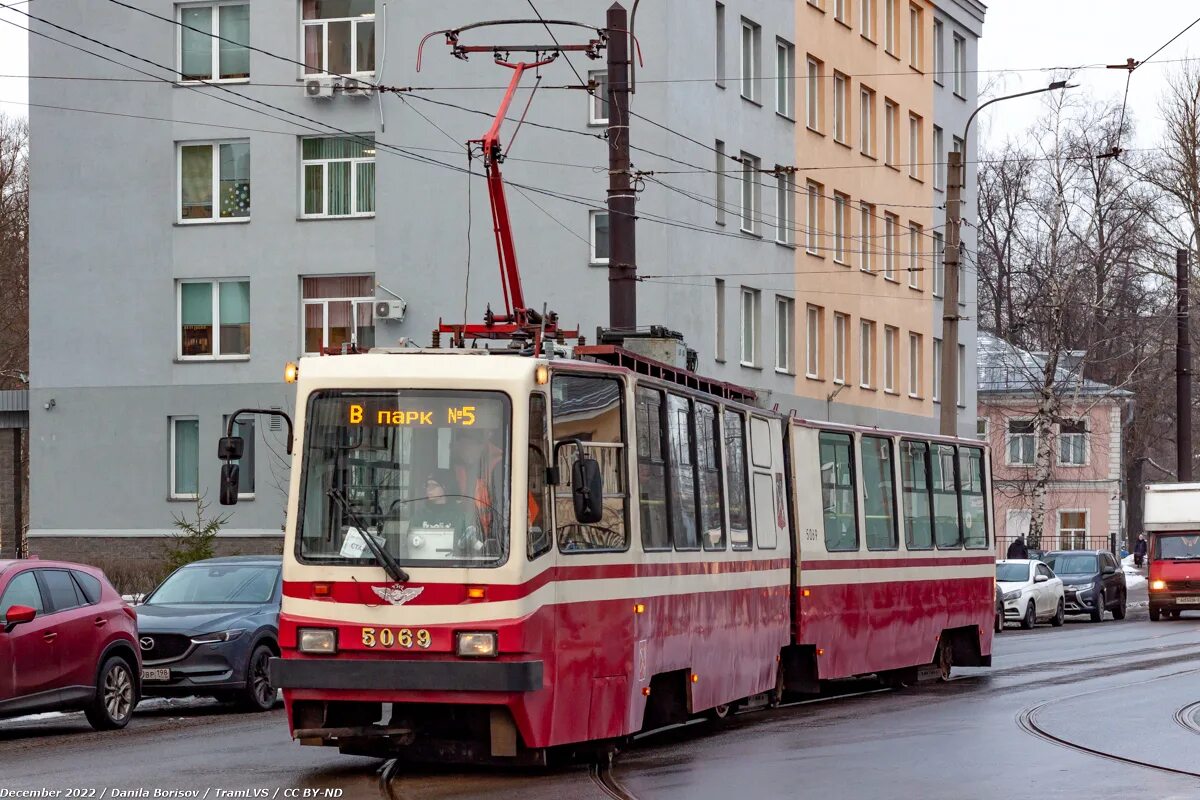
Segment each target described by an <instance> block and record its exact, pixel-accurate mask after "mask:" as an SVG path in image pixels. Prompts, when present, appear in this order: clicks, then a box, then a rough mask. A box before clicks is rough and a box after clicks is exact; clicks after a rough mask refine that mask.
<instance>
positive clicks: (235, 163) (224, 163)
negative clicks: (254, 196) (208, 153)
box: [221, 142, 250, 218]
mask: <svg viewBox="0 0 1200 800" xmlns="http://www.w3.org/2000/svg"><path fill="white" fill-rule="evenodd" d="M248 216H250V143H249V142H231V143H230V144H223V145H221V217H222V218H231V217H248Z"/></svg>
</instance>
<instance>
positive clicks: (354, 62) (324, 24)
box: [299, 9, 380, 78]
mask: <svg viewBox="0 0 1200 800" xmlns="http://www.w3.org/2000/svg"><path fill="white" fill-rule="evenodd" d="M331 22H349V23H350V67H351V69H350V72H348V73H346V76H347V77H372V76H374V75H375V69H378V67H379V49H380V48H379V39H378V38H376V40H375V69H369V70H360V69H356V68H357V67H358V26H359V24H360V23H363V22H371V23H375V27H373V28H372V35H375V36H377V35H378V33H379V25H378V23H377V22H376V20H375V14H362V15H360V16H357V17H329V18H327V19H304V12H303V9H301V12H300V59H299V60H300V61H301V62H303V61H304V39H305V34H306V32H307V31H308V29H309V28H317V27H319V28H320V29H321V42H322V47H321V69H320V70H318V71H317V72H309V71H308V65H307V64H305V65H304V66H303V67H302V69H303V71H304V72H303V74H304V77H306V78H319V77H323V76H329V77H332V76H333V75H334V74H335V73H331V72H330V71H329V23H331Z"/></svg>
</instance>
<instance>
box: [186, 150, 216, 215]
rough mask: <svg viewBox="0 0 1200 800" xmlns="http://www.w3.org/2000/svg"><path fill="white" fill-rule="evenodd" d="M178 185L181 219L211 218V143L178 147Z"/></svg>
mask: <svg viewBox="0 0 1200 800" xmlns="http://www.w3.org/2000/svg"><path fill="white" fill-rule="evenodd" d="M180 151H181V153H180V176H179V186H180V195H181V207H180V210H179V216H180V218H182V219H212V215H213V213H212V208H213V206H212V202H213V196H212V177H213V152H212V151H213V149H212V145H208V144H203V145H190V146H185V147H181V148H180Z"/></svg>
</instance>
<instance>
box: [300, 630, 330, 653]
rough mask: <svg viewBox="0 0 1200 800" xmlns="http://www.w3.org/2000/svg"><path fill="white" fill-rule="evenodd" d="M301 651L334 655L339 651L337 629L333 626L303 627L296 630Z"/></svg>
mask: <svg viewBox="0 0 1200 800" xmlns="http://www.w3.org/2000/svg"><path fill="white" fill-rule="evenodd" d="M296 639H297V641H298V642H299V644H300V652H301V653H310V654H313V655H333V654H334V653H336V652H337V631H335V630H332V629H331V628H301V629H300V630H298V631H297V632H296Z"/></svg>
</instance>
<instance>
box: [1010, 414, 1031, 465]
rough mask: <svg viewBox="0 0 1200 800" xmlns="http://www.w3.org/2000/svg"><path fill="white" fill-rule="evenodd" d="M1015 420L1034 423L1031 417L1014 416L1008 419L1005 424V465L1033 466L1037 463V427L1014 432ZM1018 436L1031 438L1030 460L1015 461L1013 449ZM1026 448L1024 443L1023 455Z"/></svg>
mask: <svg viewBox="0 0 1200 800" xmlns="http://www.w3.org/2000/svg"><path fill="white" fill-rule="evenodd" d="M1014 422H1017V423H1024V422H1028V423H1030V424H1032V423H1033V419H1032V418H1029V419H1026V418H1014V419H1010V420H1008V422H1007V424H1006V425H1005V426H1004V465H1005V466H1006V467H1028V468H1032V467H1033V466H1034V465H1035V464H1036V463H1037V444H1038V442H1037V428H1034V429H1033V430H1032V431H1030V432H1029V433H1013V432H1012V424H1013V423H1014ZM1017 438H1020V439H1025V438H1028V439H1029V441H1030V443H1031V445H1032V447H1031V448H1030V459H1029V461H1014V460H1013V457H1012V456H1013V450H1012V446H1013V440H1014V439H1017ZM1024 450H1025V447H1024V446H1023V445H1022V447H1021V451H1022V455H1024Z"/></svg>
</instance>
